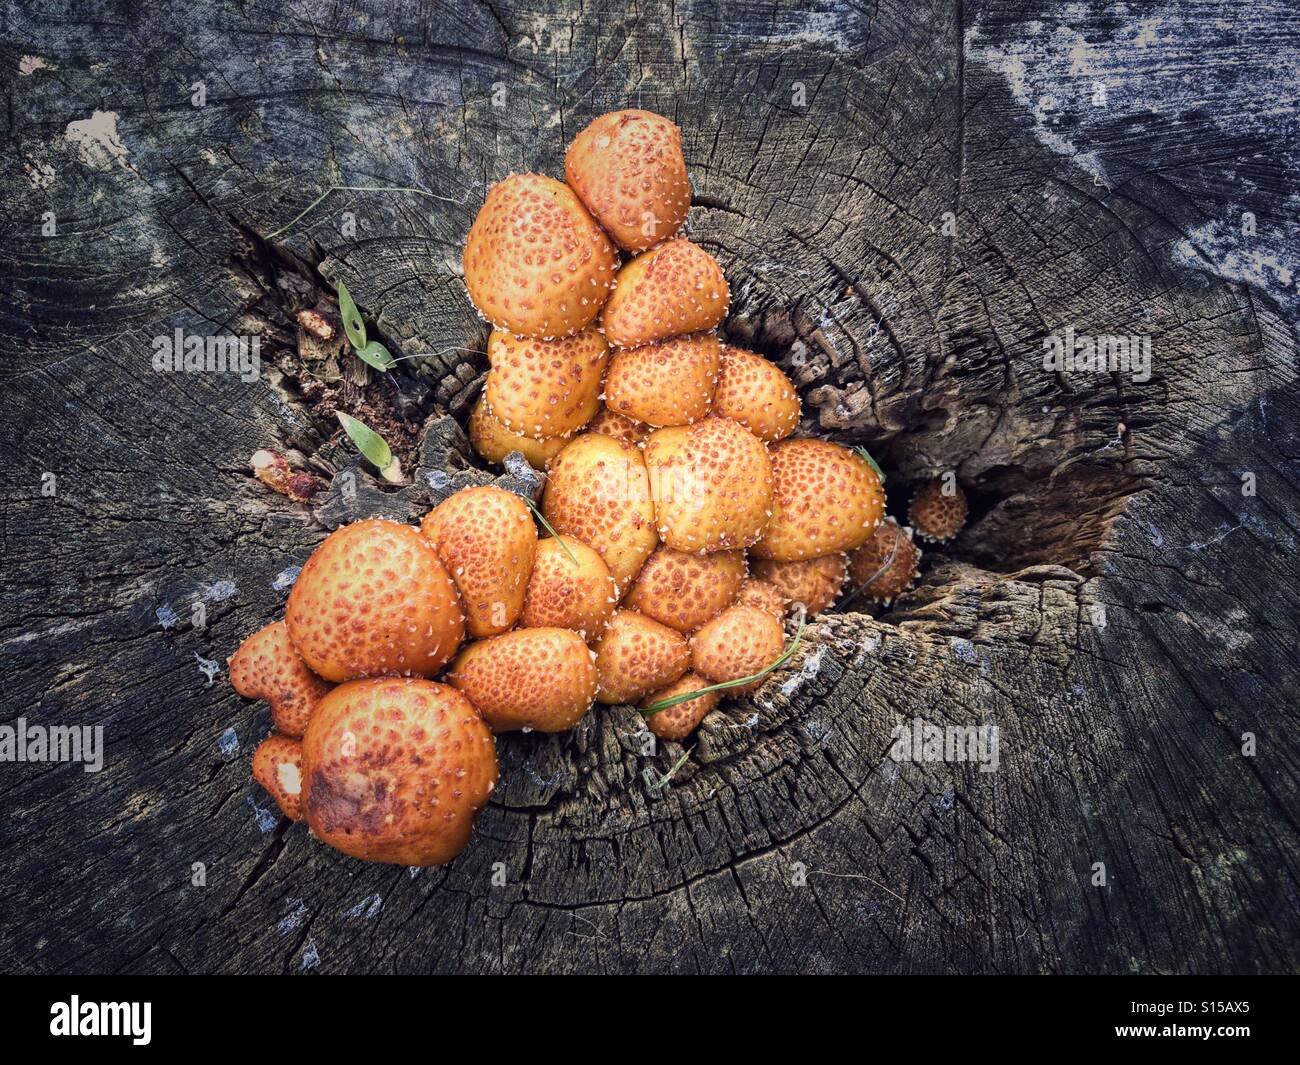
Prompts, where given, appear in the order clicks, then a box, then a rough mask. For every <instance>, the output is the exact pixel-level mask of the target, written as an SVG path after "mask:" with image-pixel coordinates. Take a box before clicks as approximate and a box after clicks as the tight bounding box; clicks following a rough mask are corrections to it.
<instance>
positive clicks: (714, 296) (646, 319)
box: [600, 237, 731, 347]
mask: <svg viewBox="0 0 1300 1065" xmlns="http://www.w3.org/2000/svg"><path fill="white" fill-rule="evenodd" d="M730 298H731V291H730V289H728V287H727V279H726V278H725V277H724V276H723V274H722V267H721V266H719V265H718V261H717V260H716V259H715V258H714V257H713V256H712V255H710V254H709V253H708V252H707V251H705V250H704V249H703V248H701V247H700V246H699V245H698V244H692V243H691V242H690V241H689V240H687V239H685V238H684V237H678V238H676V239H674V240H666V241H664V243H662V244H660V245H658V246H657V247H654V248H651V249H650V250H649V251H646V252H642V253H641V254H640V255H638V256H637V257H636V258H635V259H633V260H632V261H631V262H630V263H628V264H627V265H626V266H624V267H623V269H622V270H620V271H619V272H618V277H617V279H616V280H615V284H614V292H613V294H612V295H611V296H610V297H609V302H608V303H607V304H605V310H604V312H603V313H602V315H601V319H600V321H601V327H602V328H603V329H604V330H605V336H607V337H608V338H609V342H610V343H611V344H614V345H616V346H618V347H635V346H636V345H638V344H649V343H650V342H652V341H655V340H665V339H667V338H668V337H675V336H681V335H682V334H684V333H698V332H701V331H702V330H706V329H712V328H713V327H714V326H716V325H717V324H718V323H719V322H721V321H722V319H723V318H725V317H726V316H727V305H728V302H729V300H730Z"/></svg>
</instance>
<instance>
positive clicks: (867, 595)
mask: <svg viewBox="0 0 1300 1065" xmlns="http://www.w3.org/2000/svg"><path fill="white" fill-rule="evenodd" d="M920 561H921V551H920V548H918V547H917V546H916V544H914V543H913V542H912V530H911V529H904V528H902V527H900V526H899V524H898V522H897V521H895V520H894V519H893V518H886V519H885V520H884V521H882V522H881V523H880V524H879V525H878V526H876V531H875V532H874V533H872V534H871V539H870V540H868V541H867V542H866V543H865V544H863V545H862V546H861V547H859V548H858V549H857V550H856V551H854V552H853V554H852V555H850V556H849V584H850V585H851V586H852V587H853V588H854V590H855V594H857V595H861V596H862V597H863V598H864V599H867V600H868V601H870V602H873V603H885V604H888V603H892V602H893V601H894V600H895V599H897V598H898V597H899V596H900V595H902V594H903V592H905V591H907V589H908V588H910V587H911V586H912V582H913V581H914V580H916V577H917V573H918V572H919V568H918V567H919V564H920Z"/></svg>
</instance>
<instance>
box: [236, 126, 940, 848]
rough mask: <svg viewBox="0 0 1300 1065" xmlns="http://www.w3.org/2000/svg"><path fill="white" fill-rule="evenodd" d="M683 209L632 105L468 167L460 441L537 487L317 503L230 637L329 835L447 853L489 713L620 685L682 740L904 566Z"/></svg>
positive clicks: (277, 753) (908, 565)
mask: <svg viewBox="0 0 1300 1065" xmlns="http://www.w3.org/2000/svg"><path fill="white" fill-rule="evenodd" d="M689 205H690V183H689V179H688V177H687V172H686V164H685V160H684V157H683V153H682V145H681V133H680V131H679V130H678V129H677V127H676V126H675V125H674V124H673V123H671V122H670V121H668V120H667V119H665V118H663V117H661V116H659V115H655V114H652V113H650V112H647V111H637V110H633V111H619V112H615V113H613V114H607V115H603V116H601V117H600V118H598V119H596V120H595V121H594V122H593V123H592V124H591V125H590V126H588V127H587V128H586V129H585V130H583V131H582V132H581V133H580V134H579V135H578V136H577V137H576V139H575V140H574V141H573V143H572V145H571V146H570V148H569V150H568V153H567V155H566V159H565V181H564V182H560V181H556V180H553V179H551V178H548V177H544V176H541V175H537V174H524V175H512V176H510V177H507V178H506V179H505V180H503V181H501V182H499V183H498V184H497V185H495V186H493V188H492V189H491V190H490V191H489V193H488V196H487V200H486V202H485V203H484V205H483V207H482V209H481V210H480V212H479V214H478V217H477V218H476V220H475V222H474V225H473V227H472V228H471V230H470V233H469V237H468V240H467V243H466V248H465V256H464V267H465V284H466V287H467V289H468V291H469V295H470V298H471V299H472V301H473V303H474V306H475V307H476V308H477V309H478V311H479V312H480V313H481V314H482V315H483V317H484V318H485V319H486V320H487V321H488V322H489V324H490V325H491V327H492V332H491V335H490V337H489V339H488V344H487V354H488V360H489V365H490V369H489V371H488V374H487V380H486V384H485V387H484V389H483V394H482V396H481V397H480V399H479V401H478V403H477V405H476V407H475V408H474V411H473V414H472V416H471V418H470V423H469V432H470V439H471V442H472V444H473V446H474V448H475V449H476V451H477V452H478V453H479V454H480V455H481V456H482V457H483V458H484V459H486V460H487V461H488V462H491V463H496V462H501V461H503V460H504V459H505V458H506V456H508V455H509V454H511V453H512V452H519V453H520V454H522V455H523V457H524V458H525V459H526V460H527V461H528V462H529V463H530V464H531V465H533V466H534V467H535V468H537V469H539V470H542V471H544V472H545V475H546V476H545V488H544V490H543V493H542V497H541V505H540V509H538V508H537V506H536V504H535V502H534V501H533V500H531V499H525V498H523V497H522V496H519V495H516V494H514V493H512V492H510V491H507V490H505V489H503V488H500V487H496V486H492V485H486V486H478V487H471V488H466V489H463V490H461V491H459V492H456V493H455V494H454V495H452V496H450V497H449V498H447V499H445V500H444V501H443V502H441V503H439V504H438V505H437V506H436V507H434V508H433V510H431V511H430V512H429V513H428V514H427V515H425V517H424V519H423V520H422V521H421V523H420V526H419V528H418V529H417V528H413V527H411V526H407V525H403V524H400V523H397V522H392V521H386V520H373V519H372V520H366V521H359V522H355V523H353V524H351V525H347V526H344V527H342V528H340V529H337V530H335V531H334V532H333V533H332V534H331V535H330V536H329V537H327V538H326V540H325V541H324V542H323V543H322V544H321V545H320V546H319V547H318V548H317V549H316V551H315V552H314V553H313V554H312V555H311V557H310V558H309V559H308V561H307V563H306V565H305V566H304V567H303V569H302V571H301V573H300V574H299V576H298V579H297V581H296V583H295V585H294V587H293V590H292V592H291V594H290V596H289V602H288V606H287V608H286V614H285V619H284V620H283V621H277V622H275V623H274V624H271V625H268V626H267V627H266V628H264V629H262V630H260V631H259V632H257V633H255V634H253V635H252V636H250V637H249V638H248V639H247V640H245V641H244V643H243V644H242V645H241V647H240V648H239V650H238V651H237V652H236V653H235V655H234V656H233V657H232V658H231V660H230V675H231V681H232V683H233V685H234V687H235V689H236V690H237V691H239V692H240V693H241V694H243V695H246V696H249V697H254V698H263V699H266V700H267V701H268V702H269V703H270V705H271V711H272V716H273V720H274V723H275V732H274V733H273V734H272V735H271V736H269V737H268V738H267V739H266V740H265V741H264V742H263V743H262V745H261V746H260V747H259V748H258V750H257V752H256V754H255V755H254V759H253V773H254V776H255V777H256V779H257V780H258V781H259V782H260V783H261V784H262V785H263V786H264V787H265V788H266V789H267V790H268V791H269V792H270V793H271V794H272V795H273V796H274V797H275V799H276V801H277V803H278V804H279V805H280V807H281V809H282V810H283V811H284V813H285V814H286V815H288V816H289V817H291V818H293V819H295V820H305V821H306V822H307V824H308V826H309V827H310V829H311V831H312V832H313V833H314V834H315V835H316V836H317V837H319V838H320V839H322V840H324V841H325V842H326V843H328V844H330V845H331V846H334V847H336V848H338V849H339V850H341V851H343V852H345V853H347V854H350V855H354V856H355V857H358V858H363V859H367V860H372V861H382V862H397V863H400V864H404V865H438V864H442V863H445V862H447V861H449V860H450V859H451V858H453V857H454V856H455V855H456V854H457V853H459V852H460V850H461V849H463V848H464V846H465V845H466V844H467V842H468V840H469V838H470V834H471V831H472V826H473V820H474V816H475V814H476V813H477V811H478V810H479V809H481V808H482V807H483V806H484V805H485V804H486V802H487V801H488V798H489V796H490V794H491V792H492V789H493V787H494V786H495V784H496V781H497V774H498V767H497V759H496V751H495V743H494V739H493V734H494V733H497V732H503V731H509V730H524V731H531V730H536V731H541V732H558V731H563V730H566V729H571V728H573V727H574V726H575V725H576V724H577V723H578V722H579V721H580V720H581V719H582V718H583V717H584V715H586V714H587V713H589V712H591V710H592V707H593V705H595V704H597V703H599V704H606V705H618V704H639V707H640V709H641V712H642V713H643V714H644V715H645V722H646V725H647V727H648V728H649V729H650V731H651V732H653V733H654V734H655V735H656V736H658V737H660V738H663V739H669V740H678V741H680V740H683V739H685V738H686V737H687V736H689V735H690V734H691V733H692V732H693V731H694V730H695V729H696V728H697V727H698V726H699V724H700V722H701V721H702V720H703V719H704V718H705V717H706V716H707V715H708V714H709V713H710V712H711V711H712V710H714V709H715V708H716V707H717V706H718V704H719V701H720V699H722V698H723V697H724V695H740V694H744V693H747V692H751V691H753V690H754V689H755V688H757V687H758V686H760V685H761V684H762V683H763V681H764V679H765V678H766V676H767V675H768V674H769V673H770V672H771V671H772V669H773V668H775V666H776V665H777V664H779V663H780V662H781V661H783V660H784V656H785V655H786V654H787V652H788V647H787V642H786V633H785V625H784V621H785V619H786V615H787V613H788V612H789V611H790V610H791V608H792V607H794V606H796V605H797V606H798V608H799V612H800V616H801V617H802V616H807V615H811V614H816V613H818V612H819V611H823V610H826V609H828V608H830V607H831V606H832V605H833V604H834V603H835V602H836V600H837V599H838V598H839V597H840V595H841V592H842V591H843V590H844V588H845V586H846V584H849V585H850V586H851V587H852V588H853V595H854V596H855V597H863V598H865V599H866V600H868V601H872V602H877V603H888V602H890V601H892V600H893V599H894V598H896V597H897V596H898V595H900V594H902V592H904V591H905V590H906V589H907V588H908V587H909V586H910V585H911V583H912V582H913V580H914V579H915V578H916V575H917V572H918V570H917V566H918V562H919V559H920V552H919V550H918V549H917V547H916V546H915V544H914V543H913V538H912V530H911V529H909V528H903V527H902V526H900V525H899V524H898V523H897V522H896V521H895V520H894V519H893V518H887V517H885V495H884V488H883V484H882V476H881V474H880V472H879V470H878V468H877V466H876V464H875V463H874V461H872V460H871V459H870V457H869V456H867V455H866V454H865V453H864V452H862V451H860V450H858V449H852V448H848V447H844V446H842V445H840V444H838V443H835V442H832V441H829V440H823V439H816V438H812V437H800V436H796V435H795V432H796V430H797V428H798V426H799V419H800V405H799V397H798V394H797V392H796V391H795V388H794V385H793V383H792V382H791V381H790V380H789V378H788V377H787V376H786V375H785V373H784V372H783V371H782V370H781V369H780V368H779V367H778V366H776V365H775V364H773V363H772V362H769V361H768V360H767V359H766V358H764V357H763V356H762V355H759V354H757V353H755V352H751V351H746V350H743V349H741V348H738V347H735V346H732V345H730V344H726V343H723V342H721V341H720V340H719V338H718V335H717V332H716V330H717V329H718V327H719V326H720V325H721V324H722V322H723V319H724V318H725V317H726V314H727V309H728V302H729V289H728V285H727V280H726V278H725V276H724V274H723V270H722V268H721V266H720V265H719V264H718V262H717V261H716V260H715V259H714V257H713V256H712V255H711V254H709V252H708V251H706V250H705V249H704V248H702V247H700V246H699V245H697V244H695V243H693V242H692V241H691V240H690V239H689V238H687V237H686V236H683V235H682V233H681V229H682V226H683V224H684V222H685V220H686V215H687V211H688V208H689ZM935 485H936V486H937V487H934V488H932V487H930V486H929V485H926V486H923V487H922V489H921V490H920V491H919V492H918V495H917V499H916V502H915V504H914V507H913V511H912V515H911V520H912V522H913V524H914V525H915V526H916V531H917V532H918V533H920V534H922V535H924V536H931V537H933V538H936V539H947V538H950V537H951V536H953V535H955V533H956V532H957V530H958V529H959V528H960V525H961V523H962V521H964V518H965V501H964V499H961V498H959V497H960V490H959V489H958V490H956V491H955V492H954V491H950V490H948V486H945V485H940V483H939V482H935ZM954 487H955V486H954ZM539 521H540V524H541V527H542V528H541V531H540V532H539V528H538V522H539ZM543 533H545V534H548V535H542V534H543ZM435 678H437V679H435Z"/></svg>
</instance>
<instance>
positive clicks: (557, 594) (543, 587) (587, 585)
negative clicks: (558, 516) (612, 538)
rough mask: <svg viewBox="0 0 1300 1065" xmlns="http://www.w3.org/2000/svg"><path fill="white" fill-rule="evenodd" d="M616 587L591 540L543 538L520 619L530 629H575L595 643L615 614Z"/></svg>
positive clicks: (529, 580) (568, 537)
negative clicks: (586, 541)
mask: <svg viewBox="0 0 1300 1065" xmlns="http://www.w3.org/2000/svg"><path fill="white" fill-rule="evenodd" d="M562 544H563V546H561V545H562ZM565 547H568V549H569V550H568V552H566V551H565V550H564V548H565ZM570 554H572V555H573V558H570V557H569V555H570ZM573 559H577V562H576V563H575V562H574V561H573ZM614 591H615V587H614V578H613V577H611V576H610V574H609V567H608V566H606V565H605V563H604V560H602V559H601V557H600V555H598V554H596V552H595V551H593V550H592V549H591V548H590V547H588V546H587V545H586V544H584V543H581V542H579V541H578V540H575V539H574V538H573V537H571V536H564V537H560V538H558V539H557V538H555V537H549V538H547V539H545V540H539V541H538V543H537V561H536V562H534V563H533V573H532V576H531V577H529V578H528V594H527V595H526V596H525V597H524V612H523V615H522V616H521V617H520V619H519V623H520V624H521V625H523V626H524V627H525V628H528V629H536V628H560V629H573V631H574V632H576V633H577V634H578V635H579V636H581V637H582V638H583V639H584V640H586V641H587V642H588V643H590V642H592V641H593V640H595V639H597V638H598V637H599V636H600V634H601V633H602V632H603V631H604V629H605V623H606V622H607V621H608V620H609V618H610V615H611V614H613V613H614V608H615V606H616V605H617V603H618V601H617V600H616V599H615V598H614Z"/></svg>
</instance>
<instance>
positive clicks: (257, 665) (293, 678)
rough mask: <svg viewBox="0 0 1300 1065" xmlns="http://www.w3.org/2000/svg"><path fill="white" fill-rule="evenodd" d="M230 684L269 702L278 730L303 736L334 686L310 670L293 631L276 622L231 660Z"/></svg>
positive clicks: (245, 644)
mask: <svg viewBox="0 0 1300 1065" xmlns="http://www.w3.org/2000/svg"><path fill="white" fill-rule="evenodd" d="M229 666H230V684H231V686H232V687H233V688H234V689H235V691H237V692H239V694H240V695H243V696H245V697H246V698H249V699H265V700H266V701H267V702H268V703H269V704H270V706H271V718H272V720H273V721H274V722H275V727H276V730H277V731H279V732H282V733H283V734H284V735H286V736H301V735H302V734H303V732H304V730H305V729H306V728H307V722H308V721H309V720H310V718H311V714H312V711H313V710H315V709H316V704H317V703H318V702H320V701H321V699H322V698H324V696H325V693H326V692H328V691H329V690H330V687H331V685H330V684H329V683H328V682H327V681H324V680H322V679H321V678H320V677H318V676H317V675H316V674H315V673H313V672H312V671H311V670H310V669H308V668H307V663H306V662H304V661H303V660H302V656H301V655H299V654H298V652H297V651H296V650H295V649H294V646H293V644H292V643H291V642H290V641H289V628H288V626H287V625H285V623H284V622H283V621H275V622H272V623H271V624H270V625H267V626H266V627H265V628H261V629H258V630H257V632H255V633H253V635H252V636H250V637H248V639H246V640H245V641H244V642H243V643H241V644H240V645H239V650H237V651H236V652H235V653H234V654H233V655H231V657H230V662H229Z"/></svg>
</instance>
